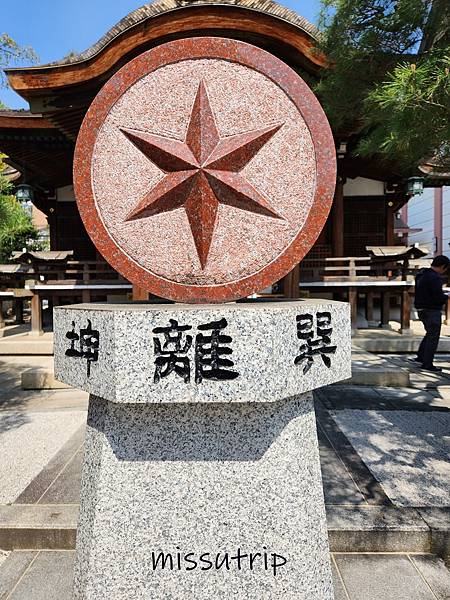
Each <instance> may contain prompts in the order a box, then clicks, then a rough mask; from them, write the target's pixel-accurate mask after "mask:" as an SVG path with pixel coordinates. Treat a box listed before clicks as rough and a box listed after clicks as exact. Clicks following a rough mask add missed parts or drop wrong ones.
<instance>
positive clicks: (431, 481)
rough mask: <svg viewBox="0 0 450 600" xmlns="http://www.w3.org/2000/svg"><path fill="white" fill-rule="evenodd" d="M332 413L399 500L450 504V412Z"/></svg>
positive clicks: (403, 503) (393, 497)
mask: <svg viewBox="0 0 450 600" xmlns="http://www.w3.org/2000/svg"><path fill="white" fill-rule="evenodd" d="M332 414H333V418H334V420H335V421H336V422H337V424H338V426H339V428H340V429H341V430H342V431H343V433H344V434H345V436H346V437H347V438H348V440H349V441H350V442H351V444H352V446H353V447H354V448H355V450H356V451H357V453H358V455H359V456H360V457H361V458H362V460H363V461H364V463H365V464H366V465H367V466H368V467H369V469H370V470H371V472H372V473H373V474H374V476H375V478H376V479H377V480H378V481H379V482H380V483H381V485H382V486H383V489H384V490H385V492H386V494H387V495H388V496H389V498H390V499H391V500H392V502H393V503H394V504H396V505H397V506H447V505H448V504H449V499H450V460H449V443H450V412H439V411H434V412H418V411H400V410H398V411H388V410H384V411H378V410H350V409H344V410H340V411H333V413H332Z"/></svg>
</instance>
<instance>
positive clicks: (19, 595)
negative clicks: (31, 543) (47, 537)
mask: <svg viewBox="0 0 450 600" xmlns="http://www.w3.org/2000/svg"><path fill="white" fill-rule="evenodd" d="M74 559H75V553H74V552H73V551H69V552H64V551H45V552H13V553H11V554H10V556H9V557H8V559H7V561H6V562H5V564H4V565H3V566H2V567H0V598H1V599H2V600H3V599H4V600H70V598H71V597H72V578H73V565H74ZM2 586H3V589H2ZM2 592H3V595H2Z"/></svg>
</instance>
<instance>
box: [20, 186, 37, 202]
mask: <svg viewBox="0 0 450 600" xmlns="http://www.w3.org/2000/svg"><path fill="white" fill-rule="evenodd" d="M16 198H17V200H18V201H19V202H20V203H21V204H22V203H23V202H33V200H34V191H33V188H32V187H31V185H28V184H27V183H20V184H19V185H18V186H17V187H16Z"/></svg>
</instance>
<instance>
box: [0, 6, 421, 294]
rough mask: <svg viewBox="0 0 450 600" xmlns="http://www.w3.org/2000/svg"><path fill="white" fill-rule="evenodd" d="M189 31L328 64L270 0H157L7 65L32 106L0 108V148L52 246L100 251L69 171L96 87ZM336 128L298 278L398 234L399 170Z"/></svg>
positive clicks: (299, 20) (300, 21)
mask: <svg viewBox="0 0 450 600" xmlns="http://www.w3.org/2000/svg"><path fill="white" fill-rule="evenodd" d="M196 36H218V37H222V38H232V39H236V40H241V41H245V42H248V43H250V44H253V45H255V46H258V47H260V48H262V49H264V50H266V51H267V52H269V53H271V54H273V55H275V56H276V57H278V58H279V59H281V60H282V61H284V62H285V63H287V64H288V65H289V66H290V67H291V68H292V69H294V70H295V71H296V72H297V73H298V74H300V75H301V77H302V78H303V79H304V80H305V81H306V82H307V83H308V84H309V85H312V84H313V83H314V81H315V80H317V78H318V77H319V75H320V72H321V70H322V69H326V68H327V61H326V57H324V56H323V55H321V54H320V53H319V52H318V51H317V50H316V49H315V46H316V43H317V40H318V36H319V32H318V30H317V28H316V27H315V26H314V25H312V24H311V23H309V22H308V21H307V20H305V19H304V18H303V17H301V16H300V15H298V14H296V13H295V12H294V11H292V10H289V9H287V8H284V7H282V6H280V5H279V4H277V3H275V2H272V1H271V0H221V1H220V2H217V1H214V0H193V1H188V0H157V1H156V2H154V3H150V4H146V5H145V6H143V7H142V8H139V9H137V10H135V11H133V12H131V13H130V14H129V15H127V16H126V17H124V18H123V19H122V20H121V21H120V22H119V23H117V25H115V26H114V27H113V28H112V29H111V30H110V31H108V32H107V33H105V35H104V36H103V37H102V38H101V39H100V40H99V41H98V42H97V43H96V44H94V45H93V46H92V47H90V48H88V49H87V50H85V51H84V52H82V53H80V54H78V55H71V56H70V57H68V58H66V59H63V60H61V61H58V62H55V63H51V64H47V65H39V66H33V67H26V68H13V69H8V70H7V76H8V79H9V83H10V85H11V87H12V88H13V89H14V90H15V91H16V92H17V93H18V94H20V96H22V98H24V99H25V100H26V101H27V102H28V103H29V105H30V110H29V111H23V110H19V111H16V110H3V111H0V150H1V151H2V152H3V153H5V154H6V155H7V156H8V158H7V162H8V163H9V164H10V165H11V166H12V167H14V168H16V169H17V170H18V171H19V172H20V173H21V179H18V180H16V181H15V182H14V183H15V184H20V183H22V184H27V185H29V186H31V188H32V191H33V203H34V205H35V206H36V207H37V208H38V209H39V210H41V211H42V212H43V213H44V214H45V215H46V217H47V219H48V223H49V230H50V249H51V250H52V251H73V257H74V258H75V259H77V260H79V261H99V260H101V258H102V257H100V256H99V255H98V253H97V251H96V248H95V247H94V245H93V243H92V242H91V240H90V238H89V237H88V235H87V233H86V231H85V228H84V226H83V223H82V221H81V218H80V215H79V212H78V208H77V204H76V202H75V197H74V191H73V174H72V167H73V153H74V147H75V142H76V139H77V135H78V132H79V129H80V126H81V123H82V121H83V118H84V116H85V114H86V111H87V110H88V108H89V106H90V104H91V102H92V101H93V99H94V97H95V96H96V95H97V93H98V92H99V90H100V89H101V88H102V86H103V85H104V84H105V82H106V81H108V80H109V79H110V78H111V77H112V75H113V74H114V73H116V72H117V71H118V70H119V69H120V68H121V67H122V66H123V65H125V64H126V63H128V62H129V61H130V60H131V59H132V58H134V57H136V56H137V55H139V54H141V53H142V52H144V51H146V50H149V49H151V48H155V47H156V46H159V45H160V44H164V43H165V42H168V41H171V40H175V39H181V38H189V37H196ZM331 126H332V128H333V123H331ZM333 130H334V128H333ZM334 138H335V145H336V152H337V157H338V175H337V182H336V191H335V196H334V201H333V207H332V210H331V213H330V216H329V218H328V221H327V223H326V226H325V228H324V229H323V231H322V233H321V235H320V237H319V238H318V240H317V241H316V243H315V245H314V247H313V248H312V250H311V251H310V252H309V254H308V255H307V256H306V257H305V259H304V260H303V261H302V263H301V264H300V273H301V275H300V278H301V279H302V278H303V273H305V276H306V275H308V273H309V272H310V271H311V270H312V266H314V265H317V264H319V263H320V261H321V260H324V259H326V258H327V257H328V258H329V257H359V256H367V251H366V246H368V245H370V246H392V245H395V244H398V243H401V238H399V237H397V236H396V233H395V227H394V220H395V216H396V215H398V214H399V211H400V209H401V208H402V206H404V205H405V203H406V202H407V200H408V198H409V197H410V196H409V195H408V193H407V187H406V185H407V182H406V178H405V174H404V173H402V172H401V171H400V170H399V169H398V168H397V167H396V166H395V165H393V164H386V162H381V161H380V160H378V159H377V158H370V159H363V158H360V157H355V156H354V155H353V152H352V151H353V149H354V148H355V146H356V144H357V141H358V131H357V128H356V127H355V130H354V131H335V130H334ZM288 279H289V276H288ZM292 281H293V282H294V283H292ZM292 281H291V283H289V282H287V284H286V287H285V292H286V295H292V296H294V297H295V296H296V295H297V291H298V284H296V283H295V282H296V281H298V278H295V277H294V278H293V280H292ZM289 286H290V292H289Z"/></svg>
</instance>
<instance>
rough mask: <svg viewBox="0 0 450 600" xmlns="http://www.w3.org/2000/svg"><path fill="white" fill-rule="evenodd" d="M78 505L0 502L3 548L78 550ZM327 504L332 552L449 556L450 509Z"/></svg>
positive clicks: (0, 531) (0, 540)
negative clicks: (407, 553)
mask: <svg viewBox="0 0 450 600" xmlns="http://www.w3.org/2000/svg"><path fill="white" fill-rule="evenodd" d="M78 508H79V507H78V505H77V504H46V505H40V504H34V505H31V504H11V505H3V506H0V548H2V549H3V550H70V549H73V548H75V538H76V527H77V520H78ZM326 508H327V523H328V534H329V541H330V550H331V551H332V552H362V553H364V552H418V553H429V552H432V553H433V554H436V555H438V556H441V557H442V558H444V559H446V560H447V561H448V560H449V558H450V508H418V509H416V508H397V507H394V506H375V505H374V506H337V505H327V507H326Z"/></svg>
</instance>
